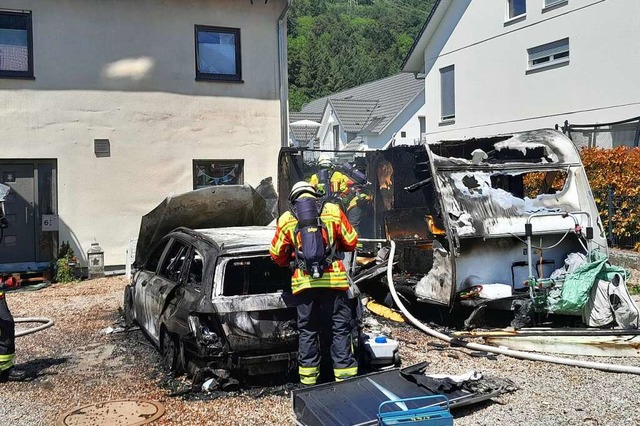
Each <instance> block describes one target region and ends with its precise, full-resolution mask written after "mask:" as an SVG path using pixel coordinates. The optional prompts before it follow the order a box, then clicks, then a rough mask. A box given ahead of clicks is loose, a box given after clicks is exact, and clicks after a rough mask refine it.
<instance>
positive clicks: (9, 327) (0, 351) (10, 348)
mask: <svg viewBox="0 0 640 426" xmlns="http://www.w3.org/2000/svg"><path fill="white" fill-rule="evenodd" d="M9 190H10V188H9V187H8V186H7V185H4V184H1V183H0V244H2V239H3V237H4V230H5V229H6V228H7V227H8V226H9V222H8V220H7V218H6V215H5V211H4V200H5V197H6V196H7V195H8V194H9ZM15 284H16V280H15V278H13V277H6V278H5V277H3V276H2V275H0V383H3V382H6V381H8V380H20V379H22V378H24V372H22V371H18V370H16V369H14V368H13V358H14V357H15V352H16V342H15V340H16V325H15V323H14V321H13V316H12V315H11V311H9V307H8V306H7V299H6V296H5V293H4V288H5V286H10V287H11V286H15Z"/></svg>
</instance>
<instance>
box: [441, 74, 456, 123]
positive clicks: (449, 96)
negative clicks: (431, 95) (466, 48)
mask: <svg viewBox="0 0 640 426" xmlns="http://www.w3.org/2000/svg"><path fill="white" fill-rule="evenodd" d="M455 89H456V85H455V69H454V66H453V65H451V66H448V67H446V68H442V69H440V96H441V98H440V111H441V112H440V114H441V118H442V119H443V120H445V119H450V118H454V117H455V116H456V96H455Z"/></svg>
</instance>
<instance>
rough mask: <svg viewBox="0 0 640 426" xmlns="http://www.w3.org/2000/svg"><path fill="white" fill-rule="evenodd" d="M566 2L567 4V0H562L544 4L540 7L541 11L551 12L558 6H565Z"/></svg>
mask: <svg viewBox="0 0 640 426" xmlns="http://www.w3.org/2000/svg"><path fill="white" fill-rule="evenodd" d="M567 4H569V0H563V1H559V2H557V3H554V4H550V5H549V6H544V7H543V8H542V13H547V12H551V11H552V10H555V9H557V8H559V7H562V6H566V5H567Z"/></svg>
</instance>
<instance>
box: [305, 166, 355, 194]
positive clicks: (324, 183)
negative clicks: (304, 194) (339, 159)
mask: <svg viewBox="0 0 640 426" xmlns="http://www.w3.org/2000/svg"><path fill="white" fill-rule="evenodd" d="M318 165H319V166H320V170H318V172H317V173H315V174H314V175H313V176H311V179H310V180H309V183H311V185H313V186H315V187H316V188H317V189H318V191H319V192H321V193H322V194H323V195H324V196H325V197H326V198H327V199H331V198H332V197H333V198H339V199H343V198H345V197H346V196H347V195H348V194H349V189H350V188H351V186H353V184H354V181H353V180H351V178H349V176H347V175H345V174H344V173H341V172H339V171H338V170H335V168H334V167H333V163H332V162H331V159H330V158H329V157H328V156H326V155H321V156H320V158H319V159H318Z"/></svg>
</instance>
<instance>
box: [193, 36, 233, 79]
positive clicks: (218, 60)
mask: <svg viewBox="0 0 640 426" xmlns="http://www.w3.org/2000/svg"><path fill="white" fill-rule="evenodd" d="M235 38H236V37H235V34H229V33H213V32H205V31H201V32H199V33H198V70H199V71H200V72H201V73H208V74H229V75H234V74H236V40H235Z"/></svg>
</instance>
